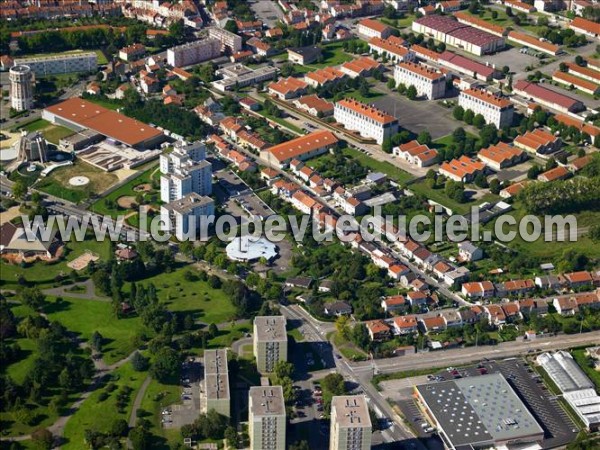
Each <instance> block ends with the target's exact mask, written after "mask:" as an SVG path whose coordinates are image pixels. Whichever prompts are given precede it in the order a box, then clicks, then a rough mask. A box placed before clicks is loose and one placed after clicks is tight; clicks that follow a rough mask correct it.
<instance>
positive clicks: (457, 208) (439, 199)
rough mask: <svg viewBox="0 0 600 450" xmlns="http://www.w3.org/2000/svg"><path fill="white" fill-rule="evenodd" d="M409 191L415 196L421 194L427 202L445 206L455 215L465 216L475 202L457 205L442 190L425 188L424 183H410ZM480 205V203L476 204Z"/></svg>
mask: <svg viewBox="0 0 600 450" xmlns="http://www.w3.org/2000/svg"><path fill="white" fill-rule="evenodd" d="M409 189H410V190H411V191H413V192H415V193H417V194H421V195H422V196H424V197H425V198H427V199H429V200H433V201H434V202H436V203H439V204H440V205H443V206H445V207H446V208H450V209H451V210H452V211H453V212H454V213H455V214H465V213H467V212H469V208H470V206H471V204H475V202H472V203H471V204H470V203H458V202H456V201H454V200H452V199H451V198H450V197H448V196H447V195H446V194H445V193H444V189H443V188H440V189H431V188H430V187H429V186H427V184H426V182H425V181H418V182H416V183H412V184H411V185H410V186H409ZM478 203H480V202H478Z"/></svg>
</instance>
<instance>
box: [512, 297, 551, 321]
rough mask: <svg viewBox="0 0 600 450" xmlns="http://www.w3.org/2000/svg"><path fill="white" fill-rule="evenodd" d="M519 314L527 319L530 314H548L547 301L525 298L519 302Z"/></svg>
mask: <svg viewBox="0 0 600 450" xmlns="http://www.w3.org/2000/svg"><path fill="white" fill-rule="evenodd" d="M518 303H519V312H520V313H521V315H522V316H523V317H529V316H530V315H531V314H532V313H536V314H537V315H539V316H543V315H545V314H548V301H547V300H546V299H542V298H536V299H534V298H525V299H522V300H519V302H518Z"/></svg>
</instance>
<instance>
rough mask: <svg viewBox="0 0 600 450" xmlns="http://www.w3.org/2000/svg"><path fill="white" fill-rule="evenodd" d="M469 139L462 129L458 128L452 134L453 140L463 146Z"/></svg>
mask: <svg viewBox="0 0 600 450" xmlns="http://www.w3.org/2000/svg"><path fill="white" fill-rule="evenodd" d="M466 137H467V133H466V132H465V129H464V128H462V127H458V128H457V129H456V130H454V131H453V132H452V140H453V141H454V142H456V143H457V144H461V143H463V142H465V138H466Z"/></svg>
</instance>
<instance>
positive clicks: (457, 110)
mask: <svg viewBox="0 0 600 450" xmlns="http://www.w3.org/2000/svg"><path fill="white" fill-rule="evenodd" d="M464 114H465V110H464V108H463V107H462V106H460V105H458V106H455V107H454V110H453V111H452V116H454V118H455V119H456V120H463V117H464Z"/></svg>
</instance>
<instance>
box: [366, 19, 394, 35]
mask: <svg viewBox="0 0 600 450" xmlns="http://www.w3.org/2000/svg"><path fill="white" fill-rule="evenodd" d="M392 31H393V28H392V27H390V26H388V25H386V24H384V23H381V22H380V21H378V20H374V19H363V20H361V21H360V22H358V34H360V35H363V36H366V37H368V38H372V37H378V38H381V39H386V38H388V37H389V36H391V34H392Z"/></svg>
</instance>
